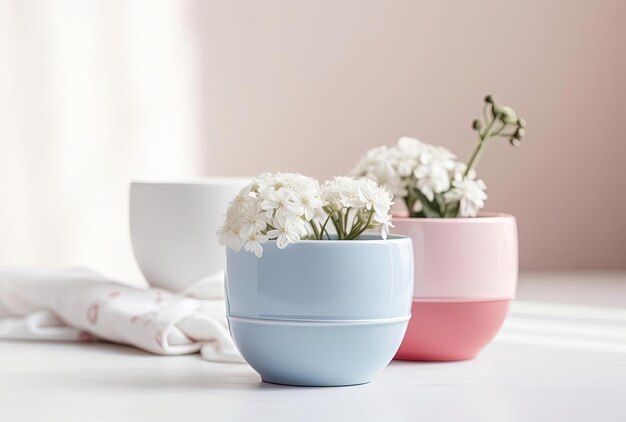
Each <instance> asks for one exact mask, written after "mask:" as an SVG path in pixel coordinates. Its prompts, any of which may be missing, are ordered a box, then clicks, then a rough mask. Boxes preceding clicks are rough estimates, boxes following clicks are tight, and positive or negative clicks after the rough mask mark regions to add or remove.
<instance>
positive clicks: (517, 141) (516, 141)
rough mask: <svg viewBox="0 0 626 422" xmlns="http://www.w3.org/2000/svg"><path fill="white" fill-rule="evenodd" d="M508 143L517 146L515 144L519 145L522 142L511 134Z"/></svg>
mask: <svg viewBox="0 0 626 422" xmlns="http://www.w3.org/2000/svg"><path fill="white" fill-rule="evenodd" d="M509 143H510V144H511V145H513V146H514V147H517V146H519V145H520V144H521V143H522V141H520V140H519V139H517V138H516V137H514V136H512V137H511V139H509Z"/></svg>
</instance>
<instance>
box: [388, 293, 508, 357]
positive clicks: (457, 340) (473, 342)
mask: <svg viewBox="0 0 626 422" xmlns="http://www.w3.org/2000/svg"><path fill="white" fill-rule="evenodd" d="M510 302H511V301H510V300H508V299H507V300H493V301H481V302H420V301H413V307H412V314H413V315H412V317H411V320H410V321H409V327H408V328H407V331H406V335H405V337H404V340H403V341H402V345H401V346H400V349H399V350H398V352H397V353H396V356H395V357H394V359H397V360H413V361H415V360H418V361H439V362H441V361H444V362H445V361H459V360H467V359H473V358H474V357H475V356H476V354H477V353H478V352H479V351H480V349H482V348H483V347H484V346H485V345H486V344H487V343H489V342H490V341H491V339H493V337H494V336H495V335H496V333H497V332H498V330H499V329H500V327H501V326H502V323H503V322H504V319H505V318H506V315H507V313H508V310H509V304H510Z"/></svg>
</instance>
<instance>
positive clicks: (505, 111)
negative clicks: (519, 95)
mask: <svg viewBox="0 0 626 422" xmlns="http://www.w3.org/2000/svg"><path fill="white" fill-rule="evenodd" d="M494 107H495V106H494ZM498 112H499V113H500V114H501V115H502V116H501V119H502V122H503V123H505V124H517V114H515V111H514V110H513V109H512V108H511V107H507V106H498Z"/></svg>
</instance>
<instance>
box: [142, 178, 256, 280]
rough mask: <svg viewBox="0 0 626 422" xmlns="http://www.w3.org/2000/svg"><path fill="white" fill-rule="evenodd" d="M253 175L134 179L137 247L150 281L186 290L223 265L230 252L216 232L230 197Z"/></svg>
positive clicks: (216, 271)
mask: <svg viewBox="0 0 626 422" xmlns="http://www.w3.org/2000/svg"><path fill="white" fill-rule="evenodd" d="M250 180H251V179H250V178H244V177H209V178H203V179H197V180H191V181H181V182H175V181H173V182H156V181H155V182H152V181H133V182H132V183H131V186H130V233H131V239H132V244H133V251H134V253H135V258H136V260H137V263H138V264H139V267H140V268H141V271H142V272H143V274H144V276H145V277H146V280H147V281H148V283H150V285H152V286H156V287H161V288H164V289H167V290H171V291H175V292H178V291H183V290H185V289H187V288H189V287H190V286H191V285H193V284H194V283H196V282H197V281H199V280H202V279H203V278H205V277H207V276H211V275H213V274H216V273H219V272H220V271H223V270H224V265H225V252H224V248H223V247H222V246H220V245H219V243H218V241H217V236H216V234H215V233H216V231H217V230H218V229H219V226H220V225H221V224H222V221H223V218H224V213H225V212H226V207H227V204H228V202H229V201H230V200H232V199H233V197H234V196H235V195H236V194H237V193H238V192H239V190H241V188H243V187H244V186H245V185H246V184H248V183H249V182H250Z"/></svg>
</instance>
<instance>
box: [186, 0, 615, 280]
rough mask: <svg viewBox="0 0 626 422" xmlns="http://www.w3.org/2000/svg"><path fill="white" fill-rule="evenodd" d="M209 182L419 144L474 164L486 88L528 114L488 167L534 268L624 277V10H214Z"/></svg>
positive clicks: (379, 4)
mask: <svg viewBox="0 0 626 422" xmlns="http://www.w3.org/2000/svg"><path fill="white" fill-rule="evenodd" d="M191 12H192V13H191V18H192V19H193V21H194V22H195V24H196V26H197V30H198V33H199V34H200V35H201V37H202V45H203V50H202V51H203V78H204V81H205V89H204V90H203V92H201V93H199V98H200V101H202V110H203V118H204V133H205V139H206V141H207V145H206V148H207V151H206V153H207V157H208V163H207V166H206V169H205V170H206V171H205V173H206V174H212V175H241V174H245V175H253V174H256V173H259V172H262V171H264V170H269V169H273V170H284V171H289V170H292V171H300V172H302V173H305V174H308V175H312V176H317V177H331V176H333V175H336V174H342V173H345V172H347V171H348V170H350V168H351V167H352V166H353V165H354V164H355V162H356V161H357V160H358V158H359V157H360V156H361V154H363V152H364V151H365V150H366V149H368V148H371V147H373V146H376V145H380V144H392V143H394V142H395V141H396V140H397V138H398V137H400V136H402V135H410V136H414V137H417V138H419V139H420V140H422V141H426V142H429V143H434V144H441V145H444V146H446V147H448V148H450V149H452V150H453V151H455V152H456V153H457V154H458V155H459V157H467V156H468V155H469V153H470V151H471V149H472V147H473V145H474V136H473V133H472V132H471V130H470V123H471V121H472V119H473V118H475V117H478V115H479V113H480V108H481V100H482V98H483V96H484V95H485V94H486V93H492V94H493V95H494V96H495V97H496V98H497V99H499V100H501V101H502V102H504V103H507V104H510V105H512V106H514V108H515V109H516V110H517V111H518V113H519V114H521V115H522V116H524V117H525V118H526V119H527V120H528V124H529V130H528V136H527V138H526V139H525V141H524V144H523V146H522V147H520V148H517V149H514V148H512V147H510V146H509V145H508V144H506V143H505V142H502V143H500V144H495V143H494V144H492V145H491V146H490V147H489V148H488V150H487V152H486V154H485V155H484V156H483V160H482V162H481V164H480V166H479V168H478V170H479V175H480V176H481V177H482V178H483V179H484V180H485V181H486V182H487V185H488V194H489V200H488V203H487V207H486V209H487V210H497V211H504V212H509V213H512V214H515V215H516V216H517V218H518V224H519V230H520V259H521V266H522V268H523V269H626V222H625V215H626V171H624V169H623V164H622V162H623V160H624V157H625V156H626V139H624V135H623V133H624V132H623V131H624V103H623V98H624V94H626V92H625V91H626V76H625V75H626V48H624V42H625V41H626V25H624V22H626V3H624V2H620V1H610V0H607V1H598V2H596V1H577V2H571V1H565V0H562V1H557V0H553V1H519V2H506V1H496V0H481V1H473V2H466V1H452V2H439V1H435V0H428V1H409V0H406V1H389V0H388V1H374V0H344V1H338V2H337V1H293V0H281V1H276V0H275V1H263V2H250V1H228V2H226V1H210V2H202V3H200V2H199V3H197V4H196V5H195V6H194V8H193V9H192V10H191Z"/></svg>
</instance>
